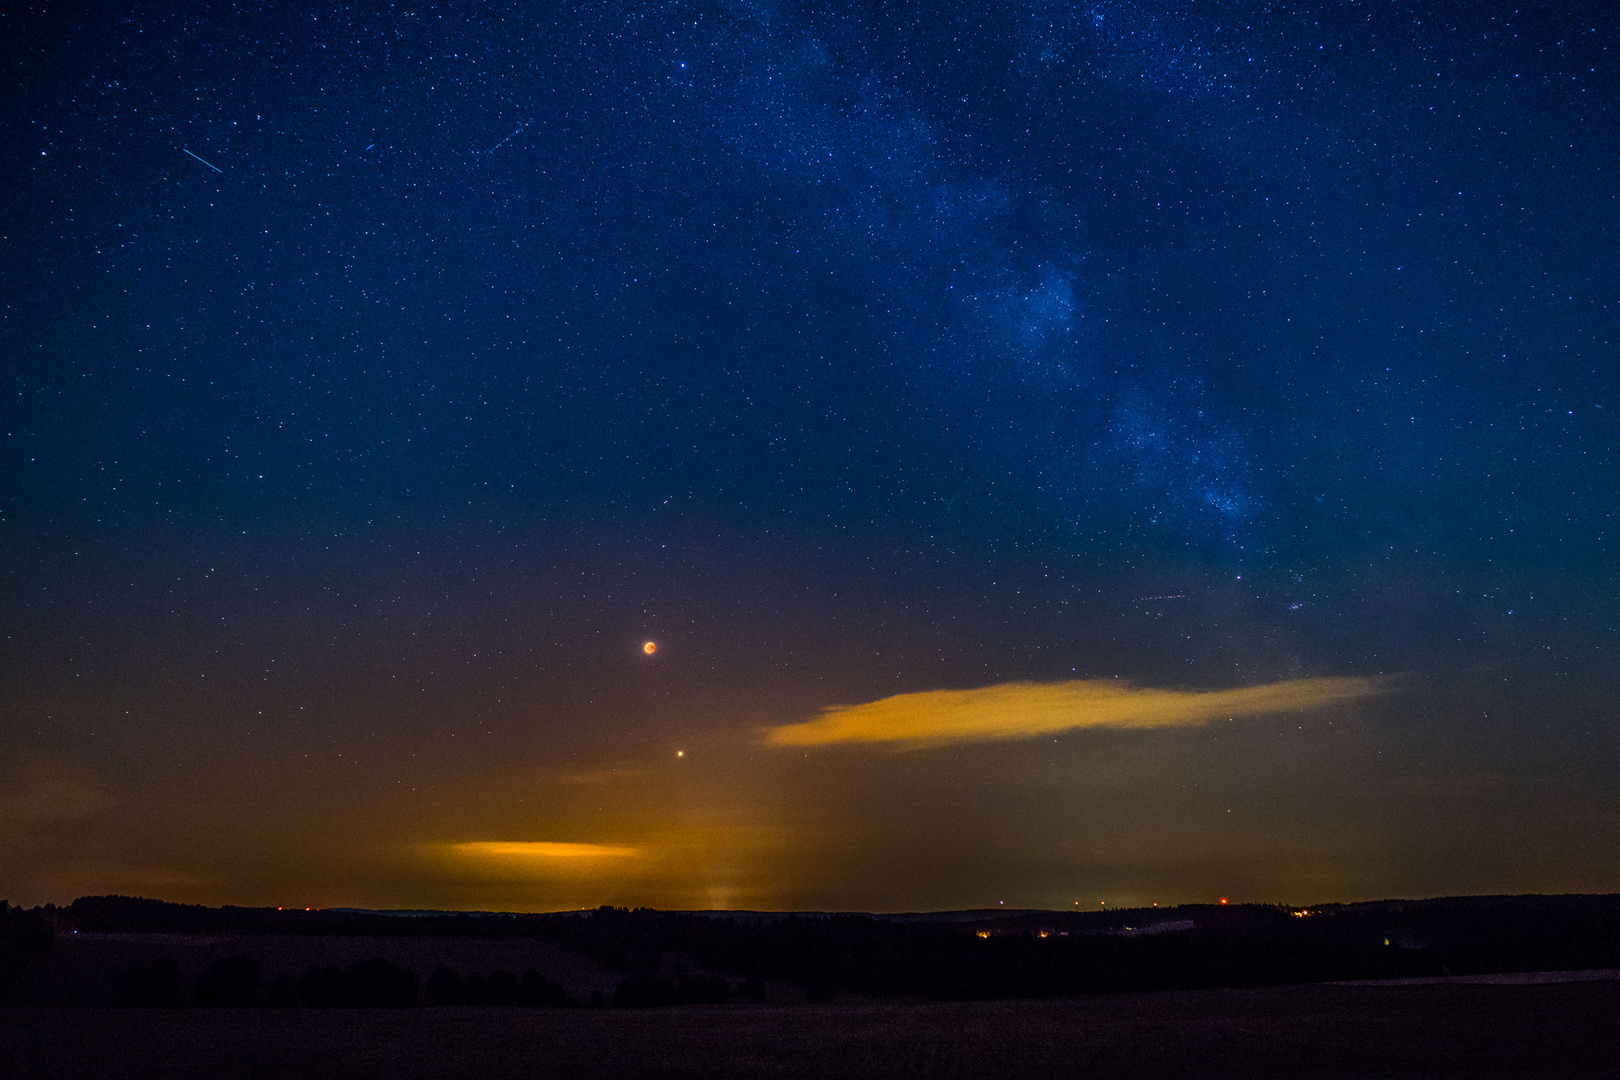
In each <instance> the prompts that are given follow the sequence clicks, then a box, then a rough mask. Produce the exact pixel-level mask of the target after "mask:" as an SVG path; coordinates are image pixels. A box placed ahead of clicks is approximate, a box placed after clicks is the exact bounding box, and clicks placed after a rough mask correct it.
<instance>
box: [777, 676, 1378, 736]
mask: <svg viewBox="0 0 1620 1080" xmlns="http://www.w3.org/2000/svg"><path fill="white" fill-rule="evenodd" d="M1392 685H1393V684H1392V682H1391V680H1389V679H1380V678H1350V677H1335V678H1318V679H1288V680H1284V681H1282V682H1274V683H1265V684H1263V685H1260V686H1244V687H1238V688H1237V689H1233V690H1155V689H1151V688H1147V687H1138V686H1132V685H1130V684H1129V683H1123V682H1119V681H1117V680H1114V679H1089V680H1087V679H1082V680H1073V681H1069V682H1059V683H1030V682H1015V683H1002V684H1000V685H997V686H985V687H981V688H979V689H977V690H929V691H925V692H922V693H916V694H896V695H894V696H893V697H886V698H880V699H879V700H877V701H871V702H867V703H866V704H864V705H835V706H833V707H831V708H829V709H827V710H826V712H824V713H822V714H821V715H820V716H818V717H816V718H815V719H814V720H806V721H804V722H803V723H798V724H784V725H782V726H780V727H774V728H770V729H769V730H768V731H767V732H766V736H765V741H766V743H767V744H768V745H770V746H827V745H831V744H835V743H890V744H899V745H906V746H935V745H946V744H951V743H968V742H1000V741H1007V740H1012V739H1027V738H1031V737H1033V736H1037V735H1053V734H1057V733H1059V732H1064V731H1073V730H1075V729H1077V728H1162V727H1184V726H1188V725H1194V724H1203V723H1208V722H1209V721H1211V720H1217V719H1225V718H1236V717H1239V716H1261V715H1266V714H1274V713H1290V712H1305V711H1309V710H1312V709H1319V708H1322V707H1324V706H1327V705H1337V704H1341V703H1344V702H1349V701H1356V700H1359V699H1362V698H1367V697H1372V696H1374V695H1376V694H1380V693H1384V692H1386V691H1388V690H1389V689H1390V688H1391V687H1392Z"/></svg>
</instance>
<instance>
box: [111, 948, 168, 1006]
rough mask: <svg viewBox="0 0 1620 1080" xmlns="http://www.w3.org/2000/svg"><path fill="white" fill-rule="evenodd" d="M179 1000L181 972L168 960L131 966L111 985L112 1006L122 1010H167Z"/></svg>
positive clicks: (119, 974)
mask: <svg viewBox="0 0 1620 1080" xmlns="http://www.w3.org/2000/svg"><path fill="white" fill-rule="evenodd" d="M179 998H180V970H179V969H178V968H176V967H175V966H174V965H173V964H172V963H170V962H169V961H167V960H163V959H158V960H154V961H152V962H151V963H150V964H131V965H130V966H129V967H127V968H125V969H124V970H123V971H120V972H119V973H118V975H117V977H116V978H114V979H113V984H112V1004H113V1005H116V1006H119V1007H121V1008H136V1009H166V1008H169V1007H170V1006H172V1005H174V1003H175V1002H176V1001H178V1000H179Z"/></svg>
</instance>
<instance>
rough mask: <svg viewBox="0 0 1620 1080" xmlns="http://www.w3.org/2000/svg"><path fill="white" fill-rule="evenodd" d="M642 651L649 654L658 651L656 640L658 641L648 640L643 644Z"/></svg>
mask: <svg viewBox="0 0 1620 1080" xmlns="http://www.w3.org/2000/svg"><path fill="white" fill-rule="evenodd" d="M641 651H642V652H644V653H646V654H647V655H648V656H651V655H652V654H653V653H655V652H657V651H658V642H656V641H649V642H647V643H646V644H644V645H642V646H641Z"/></svg>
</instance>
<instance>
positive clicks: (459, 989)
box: [427, 964, 467, 1005]
mask: <svg viewBox="0 0 1620 1080" xmlns="http://www.w3.org/2000/svg"><path fill="white" fill-rule="evenodd" d="M427 993H428V1000H429V1001H431V1002H432V1003H433V1004H435V1005H460V1004H462V1003H463V1002H464V1001H466V998H467V983H466V980H465V979H463V978H462V977H461V973H460V972H458V971H457V970H456V969H454V968H451V967H446V966H445V965H443V964H440V965H439V966H438V967H436V968H434V969H433V974H431V975H429V976H428V980H427Z"/></svg>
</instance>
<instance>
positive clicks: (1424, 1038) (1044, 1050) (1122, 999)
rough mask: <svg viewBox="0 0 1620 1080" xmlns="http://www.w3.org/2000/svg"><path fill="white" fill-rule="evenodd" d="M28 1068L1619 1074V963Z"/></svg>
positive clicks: (26, 1044) (373, 1073)
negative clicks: (1552, 977) (1607, 973)
mask: <svg viewBox="0 0 1620 1080" xmlns="http://www.w3.org/2000/svg"><path fill="white" fill-rule="evenodd" d="M0 1072H4V1073H5V1074H6V1075H7V1076H15V1077H19V1078H35V1077H39V1078H46V1077H63V1078H67V1077H72V1078H75V1080H78V1078H95V1077H109V1078H111V1077H117V1078H120V1080H125V1078H128V1080H138V1078H142V1077H163V1078H176V1077H178V1078H186V1077H199V1078H201V1077H209V1078H232V1077H254V1078H277V1080H279V1078H295V1077H296V1078H301V1077H310V1078H317V1077H319V1078H322V1080H327V1078H332V1077H378V1078H389V1080H395V1078H399V1080H409V1078H414V1077H468V1078H474V1077H476V1078H479V1080H500V1078H504V1077H604V1078H605V1077H614V1078H619V1077H722V1078H723V1077H833V1076H836V1077H888V1076H916V1075H923V1076H931V1075H948V1076H968V1077H981V1076H982V1077H1084V1076H1097V1077H1108V1078H1117V1077H1153V1078H1166V1077H1170V1078H1173V1077H1200V1078H1207V1077H1255V1076H1282V1077H1345V1078H1352V1077H1353V1078H1356V1080H1364V1078H1369V1077H1386V1076H1422V1077H1462V1076H1546V1077H1591V1076H1613V1077H1620V982H1590V983H1562V984H1554V985H1542V986H1479V985H1457V984H1448V985H1424V986H1379V987H1366V986H1319V985H1311V986H1282V987H1267V988H1263V989H1255V990H1212V991H1188V992H1168V993H1158V994H1113V995H1099V996H1096V997H1088V998H1068V999H1062V1000H1047V1001H1009V1002H975V1003H930V1004H897V1003H883V1004H861V1003H836V1002H835V1003H832V1004H827V1005H797V1006H772V1005H724V1006H689V1007H681V1008H670V1009H649V1010H593V1009H568V1010H562V1009H468V1008H460V1009H434V1008H418V1009H402V1010H391V1009H377V1010H340V1009H333V1010H306V1009H286V1010H276V1009H252V1010H241V1011H237V1010H219V1011H211V1010H205V1009H172V1010H136V1009H123V1010H120V1009H103V1008H96V1009H74V1008H49V1007H11V1008H5V1009H0Z"/></svg>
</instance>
